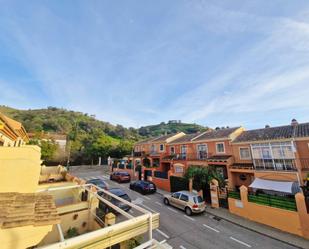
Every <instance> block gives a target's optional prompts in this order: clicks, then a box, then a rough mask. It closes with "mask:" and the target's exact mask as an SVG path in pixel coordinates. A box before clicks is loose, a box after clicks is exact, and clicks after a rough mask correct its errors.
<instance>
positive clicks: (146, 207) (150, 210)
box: [139, 203, 158, 213]
mask: <svg viewBox="0 0 309 249" xmlns="http://www.w3.org/2000/svg"><path fill="white" fill-rule="evenodd" d="M139 205H140V206H142V207H144V208H146V209H148V210H150V211H151V212H154V213H158V212H157V211H155V210H153V209H151V208H150V207H148V206H146V205H144V204H142V203H140V204H139Z"/></svg>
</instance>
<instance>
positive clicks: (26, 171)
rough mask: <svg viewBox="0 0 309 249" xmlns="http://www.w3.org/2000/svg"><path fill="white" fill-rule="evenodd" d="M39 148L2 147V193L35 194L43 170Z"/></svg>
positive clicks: (0, 187) (0, 168)
mask: <svg viewBox="0 0 309 249" xmlns="http://www.w3.org/2000/svg"><path fill="white" fill-rule="evenodd" d="M40 158H41V149H40V148H39V147H38V146H29V145H27V146H22V147H0V172H1V174H0V182H1V185H0V192H20V191H21V190H22V192H23V193H33V192H35V191H36V190H37V188H38V183H39V177H40V170H41V159H40Z"/></svg>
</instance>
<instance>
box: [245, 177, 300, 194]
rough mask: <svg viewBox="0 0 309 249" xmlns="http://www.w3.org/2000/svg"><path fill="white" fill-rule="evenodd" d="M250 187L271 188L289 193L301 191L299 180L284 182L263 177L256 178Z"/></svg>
mask: <svg viewBox="0 0 309 249" xmlns="http://www.w3.org/2000/svg"><path fill="white" fill-rule="evenodd" d="M249 187H250V188H255V189H264V190H271V191H277V192H283V193H289V194H296V193H298V192H300V187H299V184H298V183H297V182H283V181H272V180H264V179H261V178H255V180H254V181H253V182H252V183H251V184H250V186H249Z"/></svg>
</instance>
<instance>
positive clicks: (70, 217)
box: [39, 210, 89, 246]
mask: <svg viewBox="0 0 309 249" xmlns="http://www.w3.org/2000/svg"><path fill="white" fill-rule="evenodd" d="M76 214H77V215H78V218H77V219H75V220H74V215H76ZM60 218H61V229H62V231H63V235H64V236H66V233H67V231H68V229H69V228H70V227H71V228H73V227H75V228H77V230H78V233H79V234H83V233H85V232H87V231H88V224H89V212H88V210H83V211H77V212H71V213H68V214H62V215H61V216H60ZM84 222H85V223H86V226H85V227H83V223H84ZM59 241H60V237H59V232H58V229H57V226H56V225H54V226H53V228H52V231H50V232H49V233H48V234H47V235H46V236H45V237H44V239H43V240H42V241H41V243H40V244H39V245H40V246H42V245H46V244H50V243H55V242H59Z"/></svg>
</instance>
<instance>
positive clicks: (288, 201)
mask: <svg viewBox="0 0 309 249" xmlns="http://www.w3.org/2000/svg"><path fill="white" fill-rule="evenodd" d="M248 201H249V202H254V203H257V204H260V205H265V206H270V207H276V208H281V209H286V210H290V211H297V207H296V202H295V198H289V197H280V196H273V195H267V194H258V195H252V194H249V195H248Z"/></svg>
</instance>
